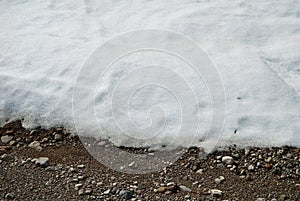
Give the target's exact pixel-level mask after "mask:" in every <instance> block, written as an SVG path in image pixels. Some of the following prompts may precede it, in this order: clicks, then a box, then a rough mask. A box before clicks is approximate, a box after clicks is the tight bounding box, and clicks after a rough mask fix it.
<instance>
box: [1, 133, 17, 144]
mask: <svg viewBox="0 0 300 201" xmlns="http://www.w3.org/2000/svg"><path fill="white" fill-rule="evenodd" d="M13 138H14V136H12V135H4V136H2V137H1V142H2V143H3V144H7V143H9V142H10V141H11V140H12V139H13Z"/></svg>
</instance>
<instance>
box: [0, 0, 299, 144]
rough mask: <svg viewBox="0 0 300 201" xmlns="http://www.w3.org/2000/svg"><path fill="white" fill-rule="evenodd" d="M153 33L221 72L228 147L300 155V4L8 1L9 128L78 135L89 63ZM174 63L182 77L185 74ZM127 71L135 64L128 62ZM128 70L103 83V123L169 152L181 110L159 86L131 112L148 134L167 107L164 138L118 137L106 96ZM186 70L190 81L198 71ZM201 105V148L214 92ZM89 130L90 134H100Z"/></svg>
mask: <svg viewBox="0 0 300 201" xmlns="http://www.w3.org/2000/svg"><path fill="white" fill-rule="evenodd" d="M144 28H156V29H164V30H171V31H174V32H178V33H181V34H184V35H186V36H188V37H189V38H191V39H193V40H194V41H196V42H197V43H198V44H199V45H200V46H201V47H202V48H203V49H204V50H205V51H206V52H207V53H208V55H209V56H210V58H211V59H212V60H213V62H214V63H215V65H216V68H217V69H218V71H219V73H220V76H221V78H222V81H223V83H224V88H225V92H226V119H225V124H224V130H223V133H222V139H221V140H220V145H226V144H233V143H235V144H238V145H241V146H249V145H264V146H275V145H296V146H300V97H299V96H300V1H299V0H285V1H282V0H264V1H261V0H254V1H247V0H234V1H225V0H218V1H211V0H198V1H190V0H175V1H159V0H154V1H117V0H113V1H98V0H85V1H80V0H78V1H75V0H74V1H69V0H65V1H57V0H48V1H44V0H39V1H9V0H6V1H1V2H0V121H1V124H3V123H4V122H5V121H6V120H7V119H10V120H12V119H16V118H20V117H23V118H24V124H25V126H27V127H35V126H43V127H50V126H55V125H61V124H63V125H64V126H66V127H67V128H69V129H71V130H74V124H73V117H72V92H73V86H74V83H75V81H76V78H77V74H78V73H79V70H80V67H81V66H82V64H83V62H84V61H85V59H86V58H87V57H88V56H89V55H90V53H91V52H92V51H93V50H94V49H95V48H97V47H98V46H99V45H101V44H103V43H104V42H105V41H106V40H108V39H110V38H112V37H115V36H117V35H119V34H121V33H124V32H128V31H131V30H136V29H144ZM149 55H150V56H149ZM149 55H147V53H144V54H140V55H136V57H133V58H128V60H127V61H131V62H132V61H137V59H136V58H145V57H146V58H148V59H149V60H151V59H152V60H151V61H157V62H158V63H159V62H162V61H160V60H159V58H161V57H162V55H159V56H157V55H156V54H155V53H152V54H149ZM163 58H168V56H165V57H163ZM161 60H163V59H161ZM169 61H170V62H169V63H168V64H169V65H174V68H177V67H178V66H180V65H179V64H180V63H179V62H175V61H173V60H172V59H169ZM145 62H147V59H146V60H145ZM172 62H173V63H172ZM175 63H176V64H177V67H175V66H176V64H175ZM160 64H161V63H160ZM119 65H123V66H124V65H126V61H123V63H122V62H120V63H119ZM116 66H117V64H116ZM181 66H182V67H183V68H188V67H186V66H184V65H181ZM122 69H123V71H120V70H118V68H117V67H116V71H113V72H111V73H110V74H109V75H108V76H107V77H106V78H105V79H104V81H105V82H104V83H99V87H98V89H99V90H100V91H98V94H96V95H95V98H96V105H95V106H96V107H95V108H96V111H97V112H98V113H99V114H101V115H98V114H97V117H99V119H100V120H99V123H101V125H102V126H103V127H105V130H106V131H107V132H109V133H110V134H111V136H110V137H111V138H112V139H113V140H114V141H115V142H116V143H119V144H123V145H125V146H152V147H157V146H160V145H162V144H167V143H168V140H170V138H172V134H173V132H175V131H176V129H178V124H179V122H178V119H176V118H174V117H177V115H178V108H177V106H178V105H177V104H176V101H174V97H173V96H172V95H171V94H166V93H165V92H164V91H163V90H161V89H157V90H155V89H152V88H151V87H149V88H145V89H144V90H142V91H141V92H140V96H141V97H143V98H139V97H138V93H137V94H136V95H137V96H133V97H132V98H133V102H132V107H131V112H132V114H133V116H132V119H133V121H134V122H136V124H137V125H139V126H142V127H143V126H147V125H148V124H149V116H147V115H148V114H147V110H148V108H150V107H152V106H154V105H155V104H160V105H161V106H162V107H163V108H165V113H166V115H167V122H168V123H169V124H168V125H167V126H166V127H165V129H166V130H165V133H164V134H165V135H164V136H162V137H157V138H153V139H148V140H147V141H143V142H140V143H139V142H136V141H132V140H130V139H129V138H128V137H127V136H126V135H120V134H119V133H118V132H117V131H116V130H110V129H113V127H112V126H111V125H112V117H111V116H109V112H108V111H106V109H107V108H106V106H107V105H108V103H109V102H108V100H107V99H106V96H105V95H103V94H106V95H107V96H109V95H110V93H111V90H110V89H111V87H112V86H113V85H114V84H115V83H117V80H118V79H120V77H121V76H122V75H123V74H124V73H126V69H129V68H122ZM124 69H125V72H124ZM181 71H182V74H183V75H184V76H187V77H189V73H190V71H189V70H181ZM181 71H179V72H181ZM122 73H123V74H122ZM190 79H191V80H192V78H190ZM192 82H193V81H192ZM196 88H197V87H196ZM202 88H203V89H205V88H204V84H203V83H201V82H199V86H198V88H197V89H198V90H201V89H202ZM101 90H102V91H101ZM104 92H106V93H104ZM96 93H97V91H96ZM199 96H201V98H200V99H201V100H203V102H201V105H200V106H199V108H201V109H202V110H200V113H201V112H202V113H201V114H202V115H203V117H204V118H203V119H202V120H203V121H202V122H200V124H201V125H202V127H201V129H202V130H201V129H200V133H199V139H200V138H201V137H202V136H203V135H204V134H203V133H205V130H206V129H207V127H209V121H208V119H209V117H210V115H209V113H210V108H209V100H208V99H207V98H208V96H207V92H205V90H204V92H203V94H199ZM238 97H239V98H238ZM159 98H161V99H159ZM83 104H84V103H83ZM168 115H169V116H168ZM206 115H207V118H205V117H206ZM94 126H96V125H94ZM89 128H91V126H88V127H87V128H86V133H87V134H93V135H96V136H98V135H99V134H95V133H93V132H92V130H89ZM235 130H237V132H236V133H235V132H234V131H235ZM202 131H203V133H201V132H202ZM116 133H117V134H116ZM188 137H189V135H187V136H179V137H178V136H177V142H178V143H177V144H180V142H182V145H185V144H184V140H185V139H186V138H188ZM207 140H209V137H208V138H207ZM195 144H201V143H200V142H195Z"/></svg>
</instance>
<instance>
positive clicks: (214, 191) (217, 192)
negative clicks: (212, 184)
mask: <svg viewBox="0 0 300 201" xmlns="http://www.w3.org/2000/svg"><path fill="white" fill-rule="evenodd" d="M210 193H211V196H213V197H222V193H223V192H222V191H221V190H218V189H211V190H210Z"/></svg>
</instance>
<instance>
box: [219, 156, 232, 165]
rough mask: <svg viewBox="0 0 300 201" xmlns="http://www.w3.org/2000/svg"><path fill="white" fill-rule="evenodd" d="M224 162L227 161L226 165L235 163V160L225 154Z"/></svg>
mask: <svg viewBox="0 0 300 201" xmlns="http://www.w3.org/2000/svg"><path fill="white" fill-rule="evenodd" d="M222 163H225V164H226V165H232V164H233V163H234V160H233V158H232V157H231V156H223V157H222Z"/></svg>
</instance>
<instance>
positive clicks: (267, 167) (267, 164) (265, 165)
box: [263, 163, 272, 169]
mask: <svg viewBox="0 0 300 201" xmlns="http://www.w3.org/2000/svg"><path fill="white" fill-rule="evenodd" d="M263 167H264V168H266V169H271V168H272V165H271V164H269V163H266V164H264V165H263Z"/></svg>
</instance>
